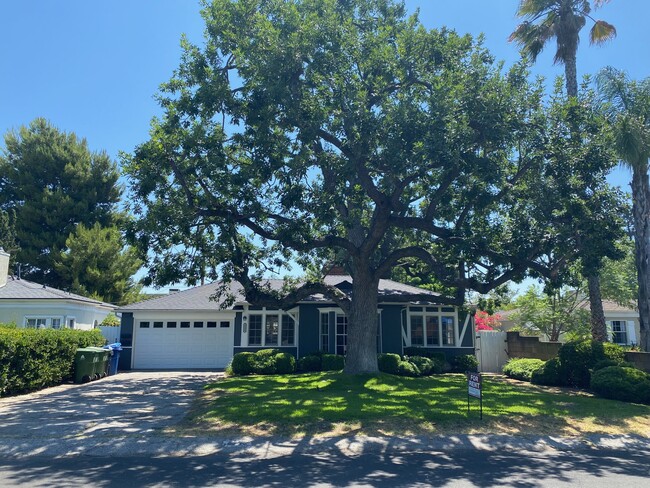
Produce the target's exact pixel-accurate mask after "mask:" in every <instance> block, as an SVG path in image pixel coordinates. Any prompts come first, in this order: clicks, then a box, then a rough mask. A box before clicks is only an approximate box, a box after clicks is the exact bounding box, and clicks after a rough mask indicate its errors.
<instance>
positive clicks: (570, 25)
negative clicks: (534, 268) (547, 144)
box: [509, 0, 616, 342]
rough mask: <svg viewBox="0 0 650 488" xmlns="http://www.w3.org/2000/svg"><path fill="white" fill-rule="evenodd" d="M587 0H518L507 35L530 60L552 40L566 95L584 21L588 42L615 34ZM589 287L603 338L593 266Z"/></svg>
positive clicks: (597, 1) (594, 325)
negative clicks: (514, 20) (593, 13)
mask: <svg viewBox="0 0 650 488" xmlns="http://www.w3.org/2000/svg"><path fill="white" fill-rule="evenodd" d="M608 1H609V0H594V6H595V7H596V8H598V7H600V6H601V5H602V4H603V3H605V2H608ZM590 14H591V4H590V2H589V0H521V1H520V3H519V8H518V10H517V16H518V17H521V18H523V19H524V21H523V22H522V23H521V24H519V25H518V26H517V28H516V29H515V31H514V32H513V33H512V34H510V38H509V40H510V41H514V42H516V43H517V44H519V46H521V50H522V53H523V54H524V55H527V56H528V57H529V59H530V61H531V62H535V61H536V60H537V56H538V55H539V53H541V52H542V50H543V49H544V46H546V43H548V42H549V41H551V40H552V39H555V40H556V42H557V49H556V51H555V58H554V62H555V63H560V64H563V65H564V75H565V81H566V91H567V95H568V96H569V97H577V96H578V75H577V67H576V55H577V52H578V43H579V42H580V31H581V30H582V28H583V27H584V26H585V24H586V23H587V19H590V20H592V21H593V23H594V25H593V26H592V28H591V30H590V32H589V40H590V43H591V44H602V43H604V42H606V41H608V40H610V39H613V38H614V37H615V36H616V28H615V27H614V26H613V25H611V24H609V23H607V22H605V21H604V20H596V19H594V18H592V17H591V15H590ZM586 274H587V282H588V287H589V308H590V311H591V331H592V337H593V338H594V339H595V340H598V341H601V342H604V341H606V340H607V327H606V325H605V312H604V311H603V303H602V299H601V296H600V281H599V273H598V270H597V269H594V270H589V271H587V273H586Z"/></svg>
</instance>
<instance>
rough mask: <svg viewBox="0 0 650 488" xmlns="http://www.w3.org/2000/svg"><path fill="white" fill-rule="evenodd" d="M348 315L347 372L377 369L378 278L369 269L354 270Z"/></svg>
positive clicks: (371, 371) (356, 372) (373, 371)
mask: <svg viewBox="0 0 650 488" xmlns="http://www.w3.org/2000/svg"><path fill="white" fill-rule="evenodd" d="M355 275H356V276H354V277H353V278H354V280H353V282H352V301H351V303H350V316H349V317H348V348H347V354H346V356H345V369H344V372H345V373H346V374H359V373H378V372H379V368H378V366H377V303H378V291H377V289H378V286H379V280H377V279H374V278H372V276H371V273H370V271H369V270H368V271H365V270H362V271H361V272H358V273H355Z"/></svg>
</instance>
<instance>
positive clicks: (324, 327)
mask: <svg viewBox="0 0 650 488" xmlns="http://www.w3.org/2000/svg"><path fill="white" fill-rule="evenodd" d="M329 333H330V314H329V313H321V314H320V350H321V351H323V352H328V351H329V350H330V342H329Z"/></svg>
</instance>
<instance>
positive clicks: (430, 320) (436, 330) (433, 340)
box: [427, 315, 440, 346]
mask: <svg viewBox="0 0 650 488" xmlns="http://www.w3.org/2000/svg"><path fill="white" fill-rule="evenodd" d="M439 345H440V326H439V323H438V317H437V316H435V315H427V346H439Z"/></svg>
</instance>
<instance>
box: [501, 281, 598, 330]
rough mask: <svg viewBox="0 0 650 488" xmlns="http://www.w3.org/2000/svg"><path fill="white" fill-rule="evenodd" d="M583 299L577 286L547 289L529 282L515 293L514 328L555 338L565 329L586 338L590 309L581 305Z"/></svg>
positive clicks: (584, 300)
mask: <svg viewBox="0 0 650 488" xmlns="http://www.w3.org/2000/svg"><path fill="white" fill-rule="evenodd" d="M585 303H586V299H585V298H584V295H583V294H582V290H581V289H580V288H573V289H570V288H568V287H563V288H559V289H551V290H549V293H546V292H545V291H543V290H541V289H540V288H539V287H537V286H534V285H533V286H530V287H529V288H528V289H527V290H526V292H525V293H524V294H523V295H521V296H519V297H517V299H516V300H515V307H516V308H517V309H518V312H517V313H516V314H513V320H514V321H515V330H520V331H523V332H526V333H528V334H531V335H538V336H546V338H548V340H550V341H558V340H559V339H560V334H563V333H566V334H571V335H573V336H578V337H580V338H586V337H588V336H589V333H590V326H589V311H588V310H587V309H586V308H583V305H584V304H585Z"/></svg>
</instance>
